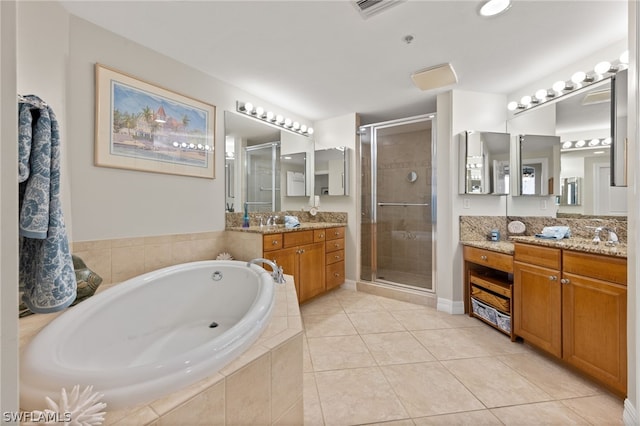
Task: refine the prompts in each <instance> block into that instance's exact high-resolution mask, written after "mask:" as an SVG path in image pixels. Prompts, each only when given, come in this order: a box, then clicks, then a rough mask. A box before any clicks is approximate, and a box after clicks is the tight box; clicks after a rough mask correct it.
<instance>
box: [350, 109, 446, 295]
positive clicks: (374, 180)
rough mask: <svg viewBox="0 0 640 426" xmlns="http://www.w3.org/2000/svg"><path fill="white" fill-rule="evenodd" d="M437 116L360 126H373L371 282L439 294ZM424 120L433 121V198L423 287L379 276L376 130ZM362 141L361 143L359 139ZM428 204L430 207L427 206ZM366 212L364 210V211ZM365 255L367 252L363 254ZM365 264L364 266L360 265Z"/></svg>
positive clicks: (423, 116) (370, 200)
mask: <svg viewBox="0 0 640 426" xmlns="http://www.w3.org/2000/svg"><path fill="white" fill-rule="evenodd" d="M436 119H437V117H436V114H434V113H432V114H423V115H418V116H413V117H408V118H402V119H397V120H391V121H384V122H380V123H374V124H368V125H364V126H361V127H362V128H367V127H368V128H370V131H371V141H370V150H371V152H370V154H371V159H370V160H371V163H370V165H369V167H370V169H371V182H369V184H370V186H371V194H370V197H369V204H370V206H371V208H370V214H369V219H370V220H371V235H370V237H371V241H370V244H371V259H370V261H371V277H370V280H369V281H370V282H372V283H375V284H381V285H385V286H390V287H396V288H403V289H408V290H414V291H419V292H424V293H433V294H435V293H436V250H435V248H436V235H437V233H436V228H437V220H436V218H437V215H436V210H437V204H436V200H437V197H436V195H437V185H436V183H437V182H436V175H437V152H436V141H437V139H436V138H437V133H436V127H437V125H436V124H437V121H436ZM424 121H431V200H430V203H429V206H428V207H430V208H431V265H432V266H431V288H421V287H417V286H412V285H408V284H403V283H399V282H395V281H390V280H385V279H379V278H378V276H377V272H378V252H377V250H378V244H377V243H378V241H377V240H378V230H377V223H378V211H377V210H378V200H377V198H378V194H377V180H378V173H377V169H376V166H377V163H378V146H377V145H378V141H377V130H378V129H385V128H391V127H397V126H400V125H405V124H412V123H418V122H424ZM359 143H360V142H359ZM360 149H362V145H360ZM361 158H362V154H361ZM360 188H362V185H360ZM425 207H427V206H425ZM363 215H364V212H363ZM360 238H362V233H361V236H360ZM363 255H364V254H363ZM360 266H361V267H362V265H360ZM360 279H362V280H364V278H363V277H362V272H360Z"/></svg>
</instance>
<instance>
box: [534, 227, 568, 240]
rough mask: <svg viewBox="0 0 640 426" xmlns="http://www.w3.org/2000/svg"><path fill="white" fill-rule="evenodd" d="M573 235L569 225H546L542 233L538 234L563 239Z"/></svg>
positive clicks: (539, 236) (541, 236) (543, 236)
mask: <svg viewBox="0 0 640 426" xmlns="http://www.w3.org/2000/svg"><path fill="white" fill-rule="evenodd" d="M570 236H571V229H569V227H568V226H545V227H544V228H542V233H540V234H536V237H538V238H548V239H556V240H561V239H563V238H569V237H570Z"/></svg>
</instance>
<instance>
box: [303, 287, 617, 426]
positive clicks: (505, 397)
mask: <svg viewBox="0 0 640 426" xmlns="http://www.w3.org/2000/svg"><path fill="white" fill-rule="evenodd" d="M301 312H302V317H303V322H304V329H305V336H304V351H303V353H304V420H305V425H312V426H314V425H331V426H333V425H360V424H378V423H385V422H389V423H387V424H389V425H394V426H395V425H398V426H400V425H402V426H404V425H463V424H465V425H502V424H505V425H542V424H544V425H571V424H579V425H598V426H600V425H621V424H623V423H622V411H623V401H622V400H620V399H618V398H616V397H614V396H612V395H610V394H609V393H608V392H607V391H605V390H603V389H602V388H600V387H598V386H597V385H595V384H594V383H592V382H590V381H587V380H585V379H583V378H581V377H580V376H578V375H576V374H574V373H572V372H571V371H569V370H567V369H565V368H563V367H561V366H559V365H558V363H556V362H554V361H553V360H551V359H548V358H547V357H545V356H542V355H540V354H538V353H537V352H536V351H534V350H533V349H531V348H530V347H528V346H527V345H524V344H522V343H512V342H511V341H510V340H509V338H508V337H507V336H506V335H504V334H502V333H500V332H498V331H497V330H494V329H493V328H491V327H489V326H487V325H485V324H483V323H481V322H480V321H479V320H477V319H474V318H469V317H468V316H466V315H448V314H445V313H442V312H437V311H436V310H435V309H433V308H428V307H424V306H421V305H415V304H411V303H406V302H401V301H397V300H394V299H388V298H384V297H379V296H374V295H371V294H367V293H362V292H356V291H352V290H348V289H337V290H336V291H333V292H330V293H328V294H326V295H324V296H322V297H320V298H318V299H315V300H313V301H311V302H308V303H306V304H304V305H302V306H301Z"/></svg>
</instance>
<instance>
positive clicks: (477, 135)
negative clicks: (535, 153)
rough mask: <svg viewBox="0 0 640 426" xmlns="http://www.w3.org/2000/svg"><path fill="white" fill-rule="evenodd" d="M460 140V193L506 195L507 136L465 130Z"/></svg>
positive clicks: (507, 181)
mask: <svg viewBox="0 0 640 426" xmlns="http://www.w3.org/2000/svg"><path fill="white" fill-rule="evenodd" d="M459 141H460V159H459V167H458V170H459V180H458V182H459V188H458V189H459V193H460V194H492V195H506V194H508V193H509V173H510V164H509V159H510V152H511V151H510V145H511V144H510V135H509V134H508V133H497V132H478V131H471V130H468V131H465V132H462V133H461V134H460V135H459Z"/></svg>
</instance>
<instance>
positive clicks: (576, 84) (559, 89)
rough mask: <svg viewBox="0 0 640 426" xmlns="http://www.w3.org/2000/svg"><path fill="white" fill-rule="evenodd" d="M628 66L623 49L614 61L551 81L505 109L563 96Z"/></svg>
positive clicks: (530, 106)
mask: <svg viewBox="0 0 640 426" xmlns="http://www.w3.org/2000/svg"><path fill="white" fill-rule="evenodd" d="M628 66H629V51H625V52H623V53H622V54H621V55H620V58H619V59H617V60H616V61H614V62H607V61H603V62H598V63H597V64H596V66H595V67H594V68H593V72H592V71H589V72H584V71H578V72H576V73H574V74H573V75H572V76H571V78H570V79H569V80H567V81H562V80H560V81H556V82H555V83H553V86H552V87H551V89H540V90H537V91H536V93H535V94H534V96H528V95H526V96H523V97H522V98H521V99H520V101H519V102H518V101H511V102H509V103H508V104H507V109H508V110H509V111H515V113H518V112H522V111H524V110H527V109H529V108H532V107H534V106H537V105H540V104H543V103H545V102H547V101H550V100H552V99H556V98H558V97H560V96H564V95H566V94H568V93H571V92H573V91H574V90H578V89H580V88H582V87H586V86H589V85H590V84H592V83H595V82H597V81H600V80H602V79H603V78H605V77H609V76H611V75H613V74H615V73H617V72H618V71H622V70H623V69H626V68H628Z"/></svg>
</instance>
